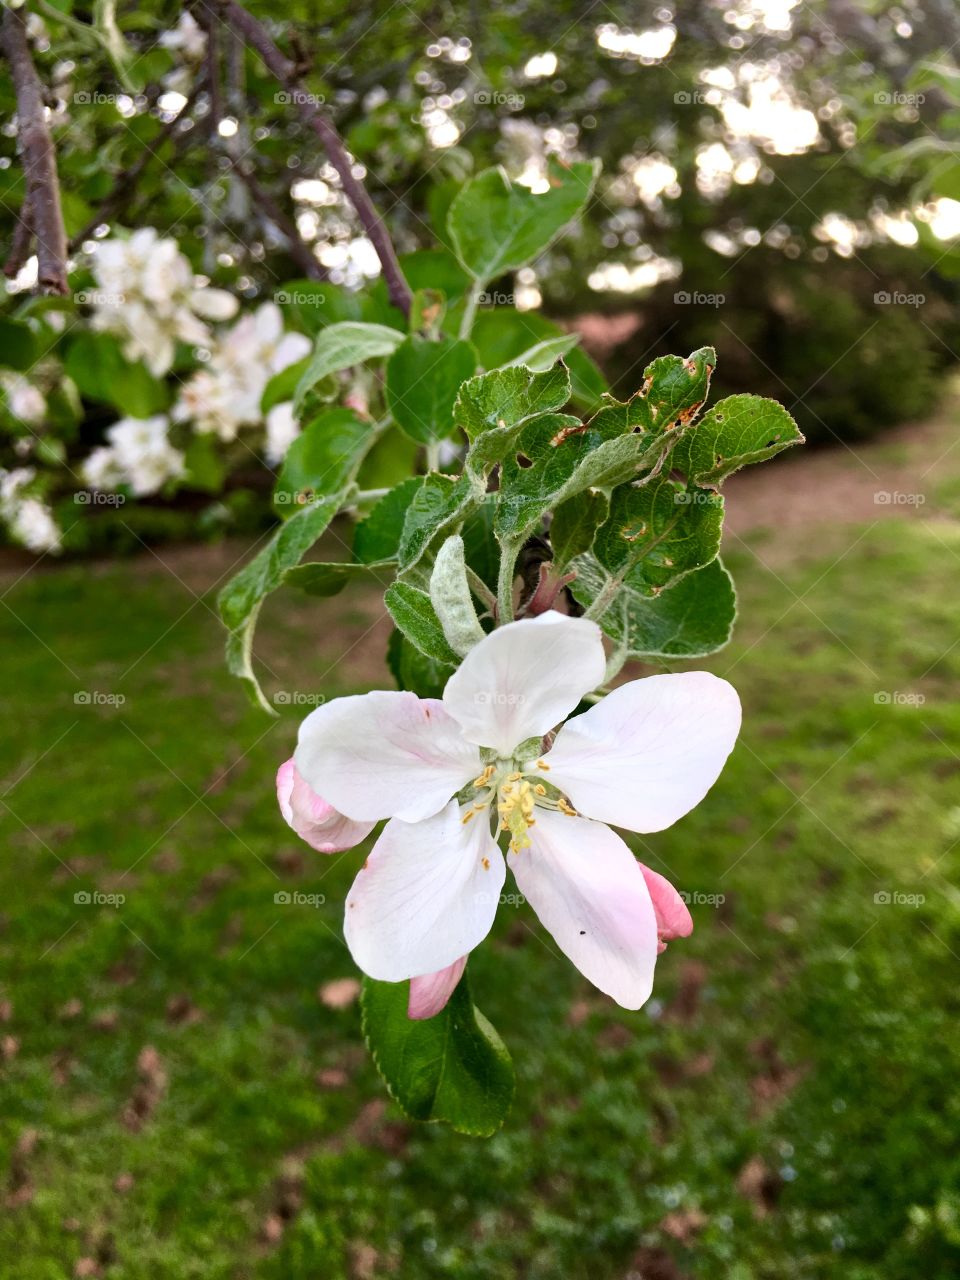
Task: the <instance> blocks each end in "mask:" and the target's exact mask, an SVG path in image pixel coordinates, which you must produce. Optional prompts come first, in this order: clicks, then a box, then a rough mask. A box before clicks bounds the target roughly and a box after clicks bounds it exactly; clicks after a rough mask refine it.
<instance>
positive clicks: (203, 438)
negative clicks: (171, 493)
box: [183, 434, 227, 493]
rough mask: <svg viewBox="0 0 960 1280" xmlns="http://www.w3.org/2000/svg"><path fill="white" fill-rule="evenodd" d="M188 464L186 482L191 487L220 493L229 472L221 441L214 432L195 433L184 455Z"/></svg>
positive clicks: (205, 491) (206, 491) (186, 464)
mask: <svg viewBox="0 0 960 1280" xmlns="http://www.w3.org/2000/svg"><path fill="white" fill-rule="evenodd" d="M183 460H184V465H185V466H186V475H185V477H184V479H185V481H186V483H187V484H188V485H189V486H190V488H191V489H200V490H202V491H203V492H204V493H219V492H220V490H221V489H222V488H223V481H224V477H225V476H226V474H227V467H226V463H225V461H224V459H223V449H222V446H221V445H220V442H219V441H218V440H217V439H216V437H215V436H213V435H212V434H203V435H194V436H192V437H191V438H190V443H189V444H188V445H187V447H186V450H185V452H184V456H183Z"/></svg>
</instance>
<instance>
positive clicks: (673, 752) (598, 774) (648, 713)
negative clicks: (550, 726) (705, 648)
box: [544, 671, 740, 832]
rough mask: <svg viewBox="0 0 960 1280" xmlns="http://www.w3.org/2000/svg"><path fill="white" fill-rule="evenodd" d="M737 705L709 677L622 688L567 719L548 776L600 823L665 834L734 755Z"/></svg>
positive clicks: (697, 674) (692, 675)
mask: <svg viewBox="0 0 960 1280" xmlns="http://www.w3.org/2000/svg"><path fill="white" fill-rule="evenodd" d="M739 730H740V699H739V698H738V697H737V692H736V690H735V689H734V688H733V686H732V685H730V684H728V683H727V682H726V680H720V679H719V678H718V677H717V676H713V675H710V674H709V673H708V672H706V671H685V672H682V673H680V674H678V675H662V676H647V677H646V679H643V680H632V681H631V682H630V683H629V684H624V685H621V686H620V688H619V689H614V690H613V692H612V693H609V694H607V696H606V697H605V698H604V699H603V700H602V701H601V702H598V703H597V705H596V706H594V707H591V708H590V710H589V711H585V712H584V713H583V715H581V716H575V717H574V718H573V719H572V720H568V721H567V723H566V724H565V725H564V726H563V728H562V729H561V730H560V732H559V733H558V734H557V737H556V741H555V742H554V744H553V748H552V750H551V751H550V754H549V755H548V756H545V757H544V759H545V761H546V763H547V764H548V765H549V766H550V773H549V774H548V775H547V776H548V777H549V779H550V781H551V782H552V783H554V784H555V785H556V786H558V787H559V788H560V789H561V790H562V791H564V792H566V794H567V795H568V796H569V798H570V800H571V801H572V802H573V805H574V807H575V808H576V809H578V810H579V811H580V812H581V813H583V814H585V815H586V816H587V817H590V818H595V819H596V820H597V821H598V822H612V823H613V824H614V826H617V827H626V828H627V829H628V830H630V831H644V832H646V831H663V830H664V828H665V827H669V826H672V825H673V823H675V822H676V821H677V819H678V818H682V817H683V815H684V814H685V813H688V812H689V811H690V810H691V809H692V808H693V807H694V805H697V804H699V803H700V801H701V800H702V799H703V797H704V796H705V795H706V794H707V792H708V791H709V790H710V788H711V787H712V786H713V784H714V783H715V782H716V780H717V778H718V777H719V776H720V770H721V769H722V768H723V766H724V763H725V761H726V759H727V756H728V755H729V754H730V752H731V751H732V750H733V744H734V743H735V742H736V740H737V734H738V732H739Z"/></svg>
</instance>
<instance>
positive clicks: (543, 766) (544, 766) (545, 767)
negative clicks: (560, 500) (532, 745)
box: [537, 760, 550, 773]
mask: <svg viewBox="0 0 960 1280" xmlns="http://www.w3.org/2000/svg"><path fill="white" fill-rule="evenodd" d="M537 768H538V769H543V770H544V772H546V773H549V772H550V766H549V765H548V764H544V762H543V761H542V760H538V761H537Z"/></svg>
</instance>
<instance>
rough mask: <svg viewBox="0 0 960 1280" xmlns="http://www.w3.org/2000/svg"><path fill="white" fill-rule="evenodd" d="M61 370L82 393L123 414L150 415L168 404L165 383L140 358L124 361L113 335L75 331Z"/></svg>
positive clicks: (147, 416) (160, 411) (118, 344)
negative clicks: (134, 360)
mask: <svg viewBox="0 0 960 1280" xmlns="http://www.w3.org/2000/svg"><path fill="white" fill-rule="evenodd" d="M64 369H65V371H66V373H67V374H68V375H69V376H70V377H71V378H72V379H73V381H74V382H75V383H76V384H77V388H78V390H79V391H80V394H81V395H83V396H86V398H87V399H88V400H97V401H99V402H100V403H101V404H109V405H112V406H113V407H114V408H115V409H117V410H119V412H120V413H121V414H123V415H125V416H129V417H133V418H149V417H150V416H151V414H154V413H162V412H163V410H164V409H165V408H166V407H167V403H168V395H167V388H166V386H165V385H164V383H162V382H160V381H159V380H158V379H157V378H154V377H153V376H152V375H151V373H150V372H149V370H148V369H147V367H146V365H144V364H142V363H141V362H140V361H139V360H138V361H136V362H134V363H131V362H130V361H129V360H126V359H125V358H124V356H123V353H122V351H121V350H120V343H119V342H118V341H117V339H116V338H115V337H114V336H113V335H112V334H109V333H94V332H92V331H87V332H81V333H78V334H77V335H76V337H74V338H73V339H72V340H71V342H70V347H69V350H68V351H67V356H66V359H65V361H64Z"/></svg>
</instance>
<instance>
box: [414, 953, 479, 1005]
mask: <svg viewBox="0 0 960 1280" xmlns="http://www.w3.org/2000/svg"><path fill="white" fill-rule="evenodd" d="M466 967H467V957H466V956H461V957H460V959H459V960H454V962H453V964H448V965H447V967H446V968H445V969H441V970H440V972H439V973H425V974H424V975H423V977H422V978H411V979H410V999H409V1001H408V1003H407V1017H408V1018H413V1019H414V1020H415V1021H422V1020H423V1019H424V1018H432V1017H434V1016H435V1015H436V1014H438V1013H439V1012H440V1010H441V1009H444V1008H445V1007H446V1004H447V1001H448V1000H449V999H450V997H451V996H452V995H453V993H454V990H455V989H456V985H457V983H458V982H459V981H460V978H461V977H462V976H463V971H464V969H465V968H466Z"/></svg>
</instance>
